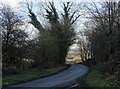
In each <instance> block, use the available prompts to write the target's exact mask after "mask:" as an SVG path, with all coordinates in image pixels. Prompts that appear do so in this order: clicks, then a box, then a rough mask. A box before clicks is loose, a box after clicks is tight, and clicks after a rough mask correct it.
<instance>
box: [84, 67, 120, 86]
mask: <svg viewBox="0 0 120 89" xmlns="http://www.w3.org/2000/svg"><path fill="white" fill-rule="evenodd" d="M85 81H86V84H88V85H89V86H90V87H120V85H119V84H120V81H118V80H117V78H115V76H113V75H107V76H105V75H103V74H101V73H100V72H99V71H98V70H97V67H96V66H92V67H91V70H90V72H89V74H88V76H87V77H86V78H85Z"/></svg>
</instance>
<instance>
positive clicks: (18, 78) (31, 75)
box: [2, 66, 66, 87]
mask: <svg viewBox="0 0 120 89" xmlns="http://www.w3.org/2000/svg"><path fill="white" fill-rule="evenodd" d="M65 68H66V66H60V67H54V68H48V69H44V70H29V71H25V72H23V73H22V74H16V75H12V76H4V77H2V86H3V87H6V86H10V85H14V84H18V83H22V82H26V81H30V80H33V79H37V78H41V77H45V76H49V75H51V74H55V73H58V72H59V71H62V70H64V69H65Z"/></svg>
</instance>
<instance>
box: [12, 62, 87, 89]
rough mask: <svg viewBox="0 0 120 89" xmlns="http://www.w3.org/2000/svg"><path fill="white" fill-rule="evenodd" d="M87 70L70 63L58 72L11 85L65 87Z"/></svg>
mask: <svg viewBox="0 0 120 89" xmlns="http://www.w3.org/2000/svg"><path fill="white" fill-rule="evenodd" d="M87 72H88V67H87V66H85V65H82V64H77V65H72V66H71V67H70V68H68V69H67V70H65V71H62V72H60V73H58V74H55V75H52V76H49V77H45V78H40V79H36V80H33V81H29V82H27V83H21V84H18V85H14V86H11V87H14V88H15V87H66V86H70V85H73V84H75V83H76V82H77V81H78V80H79V81H80V80H81V79H82V78H83V77H84V76H85V75H86V74H87Z"/></svg>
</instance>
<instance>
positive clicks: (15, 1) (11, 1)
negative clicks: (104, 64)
mask: <svg viewBox="0 0 120 89" xmlns="http://www.w3.org/2000/svg"><path fill="white" fill-rule="evenodd" d="M26 1H27V2H29V3H30V2H33V3H34V4H36V3H38V2H47V1H54V2H55V6H56V7H57V8H58V9H59V10H61V9H62V8H61V7H60V4H59V2H67V1H71V2H76V3H79V2H92V1H94V2H100V1H102V0H0V3H3V4H7V5H9V6H11V8H12V9H13V10H14V11H15V12H20V11H21V9H22V10H25V7H22V6H21V4H20V3H24V2H26ZM34 6H35V5H34ZM0 7H1V6H0ZM33 11H34V12H38V8H35V7H34V8H33ZM82 13H84V14H87V13H86V12H85V11H82ZM26 18H27V15H26ZM85 21H87V19H85V18H81V20H80V21H79V22H78V23H77V24H76V25H77V26H76V27H77V31H79V30H82V29H81V28H83V24H81V23H84V22H85ZM33 28H34V27H33V26H32V25H29V31H28V32H31V30H32V29H33ZM34 29H35V28H34ZM36 33H37V32H34V31H33V33H32V35H31V37H33V38H34V35H33V34H36ZM76 47H77V45H73V49H74V48H76Z"/></svg>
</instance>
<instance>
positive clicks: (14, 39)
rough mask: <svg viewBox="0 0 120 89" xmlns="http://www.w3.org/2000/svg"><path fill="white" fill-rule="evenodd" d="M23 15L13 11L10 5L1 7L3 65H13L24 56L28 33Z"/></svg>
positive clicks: (0, 24)
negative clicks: (25, 29)
mask: <svg viewBox="0 0 120 89" xmlns="http://www.w3.org/2000/svg"><path fill="white" fill-rule="evenodd" d="M24 24H25V23H24V22H23V21H22V17H21V16H20V15H18V14H17V13H16V12H14V11H12V9H11V8H10V7H9V6H7V5H6V6H3V8H1V9H0V27H1V31H2V33H1V35H2V55H3V60H2V62H3V66H12V65H16V66H17V64H19V63H20V61H21V59H22V58H23V57H24V52H25V50H24V48H23V47H24V45H25V43H26V42H25V41H26V40H25V39H26V37H27V34H26V33H25V31H24V29H23V28H22V26H24Z"/></svg>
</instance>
